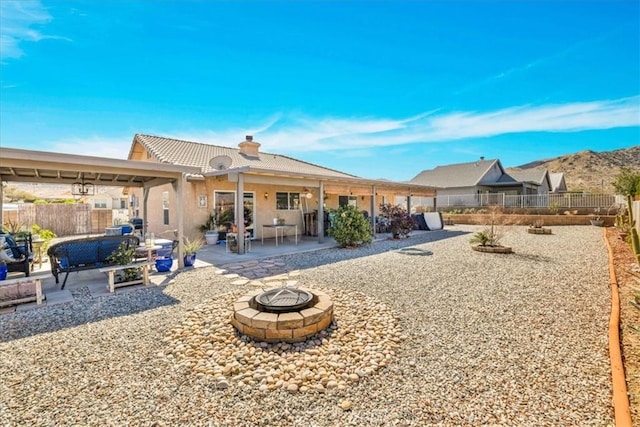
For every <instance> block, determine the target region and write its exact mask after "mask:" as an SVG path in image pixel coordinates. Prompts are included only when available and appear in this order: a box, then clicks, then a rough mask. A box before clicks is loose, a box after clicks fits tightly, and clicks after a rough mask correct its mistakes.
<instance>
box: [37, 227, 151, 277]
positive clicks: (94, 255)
mask: <svg viewBox="0 0 640 427" xmlns="http://www.w3.org/2000/svg"><path fill="white" fill-rule="evenodd" d="M122 242H125V243H126V244H127V246H128V247H133V248H136V247H137V246H138V244H139V243H140V240H139V239H138V237H136V236H134V235H125V236H96V237H86V238H81V239H71V240H64V241H62V242H59V243H55V244H53V245H51V246H50V247H49V249H48V250H47V255H49V260H50V261H51V273H52V274H53V276H54V277H55V278H56V283H59V279H58V276H59V275H60V274H61V273H66V275H65V276H64V281H63V282H62V286H61V287H60V289H64V285H65V284H66V283H67V278H68V277H69V273H70V272H72V271H83V270H91V269H96V268H104V267H109V266H112V265H115V263H114V262H110V261H108V260H107V258H108V257H109V255H111V254H112V253H113V252H114V251H116V250H117V249H118V246H120V243H122Z"/></svg>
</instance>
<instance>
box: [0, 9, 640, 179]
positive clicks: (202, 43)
mask: <svg viewBox="0 0 640 427" xmlns="http://www.w3.org/2000/svg"><path fill="white" fill-rule="evenodd" d="M0 36H1V37H0V145H2V146H3V147H13V148H24V149H32V150H43V151H54V152H65V153H76V154H90V155H99V156H106V157H115V158H125V157H126V156H127V154H128V152H129V147H130V145H131V141H132V138H133V135H134V134H135V133H146V134H152V135H159V136H166V137H173V138H181V139H187V140H193V141H198V142H204V143H212V144H218V145H225V146H233V147H235V146H236V145H237V143H239V142H240V141H242V140H244V136H245V135H254V140H257V141H258V142H260V143H261V144H262V147H261V150H262V151H266V152H272V153H279V154H285V155H289V156H292V157H295V158H298V159H302V160H305V161H309V162H313V163H317V164H320V165H323V166H327V167H331V168H334V169H338V170H341V171H344V172H348V173H353V174H355V175H359V176H362V177H366V178H386V179H392V180H399V181H402V180H408V179H411V178H412V177H413V176H415V175H416V174H417V173H419V172H420V171H421V170H424V169H431V168H433V167H436V166H438V165H443V164H449V163H458V162H469V161H473V160H476V159H477V158H478V157H479V156H484V157H486V158H500V159H501V161H502V163H503V165H504V166H507V167H509V166H517V165H520V164H523V163H527V162H530V161H533V160H538V159H542V158H550V157H555V156H559V155H563V154H568V153H573V152H577V151H582V150H587V149H589V150H594V151H607V150H614V149H619V148H627V147H631V146H634V145H638V144H640V2H638V1H637V0H629V1H616V0H607V1H549V2H544V1H536V2H527V1H494V2H485V1H466V2H463V1H450V2H436V1H417V0H414V1H389V2H387V1H350V2H343V1H337V0H334V1H322V2H312V1H295V2H294V1H263V2H248V1H234V2H226V1H189V0H187V1H184V0H183V1H168V0H166V1H160V0H156V1H152V0H147V1H124V0H121V1H89V0H86V1H58V0H56V1H46V0H42V1H29V0H26V1H14V0H2V1H0Z"/></svg>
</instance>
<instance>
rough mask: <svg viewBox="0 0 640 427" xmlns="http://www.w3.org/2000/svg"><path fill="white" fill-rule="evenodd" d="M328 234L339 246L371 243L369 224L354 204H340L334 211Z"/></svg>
mask: <svg viewBox="0 0 640 427" xmlns="http://www.w3.org/2000/svg"><path fill="white" fill-rule="evenodd" d="M329 235H330V236H331V237H333V238H334V239H336V242H338V243H339V244H340V246H341V247H343V248H344V247H346V246H359V245H363V244H368V243H371V240H372V239H373V236H372V234H371V224H369V221H367V219H366V218H365V217H364V214H363V213H362V212H360V211H359V210H358V209H357V208H356V207H355V206H351V205H347V206H342V207H341V208H339V209H338V210H337V211H336V215H335V219H334V221H333V224H332V225H331V228H330V229H329Z"/></svg>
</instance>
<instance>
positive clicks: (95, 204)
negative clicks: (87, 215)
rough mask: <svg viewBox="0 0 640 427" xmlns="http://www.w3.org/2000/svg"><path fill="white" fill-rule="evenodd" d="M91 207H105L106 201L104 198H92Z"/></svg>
mask: <svg viewBox="0 0 640 427" xmlns="http://www.w3.org/2000/svg"><path fill="white" fill-rule="evenodd" d="M93 207H94V208H95V209H106V208H107V202H106V201H104V200H94V201H93Z"/></svg>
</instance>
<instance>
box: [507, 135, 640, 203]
mask: <svg viewBox="0 0 640 427" xmlns="http://www.w3.org/2000/svg"><path fill="white" fill-rule="evenodd" d="M623 167H631V168H634V169H638V170H640V145H636V146H633V147H630V148H624V149H621V150H613V151H601V152H595V151H591V150H586V151H580V152H578V153H574V154H567V155H564V156H560V157H556V158H554V159H546V160H537V161H534V162H530V163H527V164H524V165H521V166H518V167H517V168H514V169H531V168H546V169H547V170H548V171H549V172H564V178H565V180H566V182H567V188H568V189H569V191H585V190H586V191H591V192H601V191H603V190H604V192H606V193H612V192H613V191H614V190H613V186H612V185H611V182H612V181H613V180H614V179H615V177H616V175H617V174H618V173H619V172H620V169H621V168H623Z"/></svg>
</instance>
